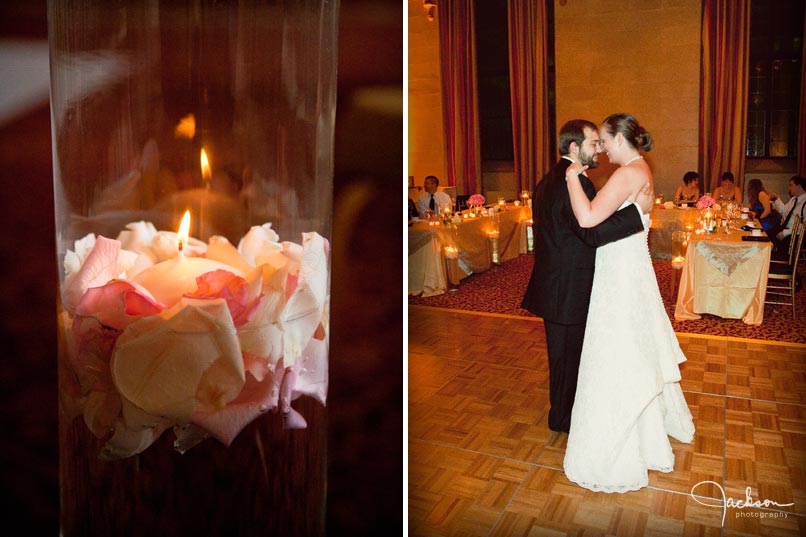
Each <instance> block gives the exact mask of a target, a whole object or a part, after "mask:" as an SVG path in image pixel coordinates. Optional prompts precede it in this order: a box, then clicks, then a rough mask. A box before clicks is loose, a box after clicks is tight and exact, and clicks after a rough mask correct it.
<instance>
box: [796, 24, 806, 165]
mask: <svg viewBox="0 0 806 537" xmlns="http://www.w3.org/2000/svg"><path fill="white" fill-rule="evenodd" d="M803 37H804V38H806V17H803ZM799 115H800V121H799V122H798V175H800V176H801V177H806V44H804V43H803V41H802V40H801V57H800V114H799Z"/></svg>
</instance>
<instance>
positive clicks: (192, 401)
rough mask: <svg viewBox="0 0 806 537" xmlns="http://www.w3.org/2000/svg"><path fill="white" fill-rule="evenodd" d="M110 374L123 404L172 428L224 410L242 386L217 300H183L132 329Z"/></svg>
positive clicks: (231, 331) (229, 328)
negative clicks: (170, 423) (208, 411)
mask: <svg viewBox="0 0 806 537" xmlns="http://www.w3.org/2000/svg"><path fill="white" fill-rule="evenodd" d="M111 372H112V379H113V381H114V383H115V386H116V388H117V389H118V391H119V392H120V393H121V395H122V396H123V397H124V398H126V399H128V400H129V401H131V402H132V403H133V404H134V405H136V406H137V407H139V408H141V409H142V410H144V411H145V412H146V413H148V414H152V415H155V416H161V417H165V418H167V419H170V420H171V421H174V422H177V423H184V422H187V421H188V420H189V419H190V417H191V416H192V415H193V413H194V412H195V411H196V410H198V409H199V408H208V409H215V408H223V407H224V406H225V405H226V404H227V403H228V402H229V401H231V400H233V399H235V398H236V397H237V396H238V394H239V393H240V391H241V389H242V388H243V385H244V382H245V377H244V368H243V360H242V358H241V350H240V346H239V343H238V338H237V336H236V332H235V327H234V326H233V324H232V317H231V316H230V313H229V310H228V309H227V305H226V303H225V301H224V300H221V299H215V300H197V299H187V298H185V299H182V300H181V301H180V302H179V303H178V304H177V305H176V306H174V307H173V308H171V309H170V310H168V311H166V312H163V313H162V314H161V315H154V316H151V317H147V318H144V319H141V320H139V321H137V322H134V323H132V324H131V325H129V327H128V328H127V329H126V330H125V331H124V332H123V334H121V336H120V337H119V338H118V341H117V344H116V346H115V352H114V354H113V357H112V363H111Z"/></svg>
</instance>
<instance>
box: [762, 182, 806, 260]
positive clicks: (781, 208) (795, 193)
mask: <svg viewBox="0 0 806 537" xmlns="http://www.w3.org/2000/svg"><path fill="white" fill-rule="evenodd" d="M789 195H790V198H789V201H788V202H787V203H786V204H784V202H782V201H781V198H779V197H778V194H776V193H775V192H771V193H770V200H772V205H773V207H774V208H775V210H776V211H778V213H780V214H782V215H784V221H783V222H782V223H781V230H780V231H779V232H778V233H777V234H776V235H775V237H772V242H773V244H774V245H775V252H774V254H776V256H777V257H781V256H785V255H786V254H787V253H788V252H789V241H790V239H791V238H792V225H793V224H794V223H795V216H796V215H799V216H800V219H801V220H804V219H805V218H806V177H800V176H798V175H793V176H792V178H791V179H790V180H789Z"/></svg>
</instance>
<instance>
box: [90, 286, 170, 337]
mask: <svg viewBox="0 0 806 537" xmlns="http://www.w3.org/2000/svg"><path fill="white" fill-rule="evenodd" d="M164 309H165V306H164V305H162V304H160V303H159V302H157V301H156V300H154V297H152V296H151V293H149V292H148V291H147V290H146V289H145V288H143V287H142V286H140V285H137V284H136V283H133V282H128V281H125V280H113V281H111V282H109V283H107V284H106V285H103V286H101V287H92V288H90V289H87V292H86V293H84V296H83V297H82V298H81V301H80V302H79V303H78V305H77V306H76V314H78V315H85V316H90V317H95V318H96V319H98V321H99V322H100V323H101V324H103V325H105V326H110V327H112V328H116V329H118V330H125V329H126V327H127V326H129V325H130V324H131V323H132V322H134V321H136V320H137V319H138V318H140V316H143V315H155V314H157V313H159V312H161V311H163V310H164Z"/></svg>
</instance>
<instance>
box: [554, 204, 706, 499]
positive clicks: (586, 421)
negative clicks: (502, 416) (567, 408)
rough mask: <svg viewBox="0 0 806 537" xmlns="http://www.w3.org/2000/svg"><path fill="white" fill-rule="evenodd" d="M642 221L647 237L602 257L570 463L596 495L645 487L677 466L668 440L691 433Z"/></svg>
mask: <svg viewBox="0 0 806 537" xmlns="http://www.w3.org/2000/svg"><path fill="white" fill-rule="evenodd" d="M628 204H629V203H628V202H625V204H624V205H622V207H624V206H626V205H628ZM643 219H644V232H643V233H637V234H635V235H632V236H631V237H627V238H626V239H622V240H620V241H616V242H613V243H610V244H607V245H605V246H602V247H600V248H598V249H597V251H596V270H595V272H594V277H593V289H592V291H591V302H590V307H589V309H588V320H587V326H586V328H585V341H584V342H583V345H582V356H581V359H580V366H579V378H578V382H577V392H576V398H575V400H574V408H573V411H572V413H571V430H570V433H569V436H568V446H567V448H566V452H565V461H564V465H563V466H564V469H565V474H566V476H567V477H568V479H569V480H571V481H573V482H574V483H577V484H579V485H580V486H582V487H585V488H587V489H590V490H594V491H603V492H628V491H632V490H638V489H640V488H642V487H645V486H646V485H647V483H648V474H647V470H658V471H661V472H671V471H672V470H673V468H674V454H673V452H672V448H671V444H670V443H669V438H668V436H669V435H670V436H672V437H674V438H676V439H677V440H679V441H681V442H685V443H690V442H691V441H692V439H693V437H694V423H693V420H692V417H691V412H690V411H689V409H688V406H687V404H686V400H685V398H684V397H683V391H682V390H681V389H680V384H679V381H680V369H679V368H678V364H679V363H682V362H684V361H685V360H686V357H685V356H684V355H683V352H682V351H681V350H680V345H679V344H678V342H677V338H676V337H675V334H674V331H673V330H672V325H671V323H670V322H669V318H668V317H667V315H666V310H665V309H664V307H663V300H662V299H661V295H660V291H659V289H658V283H657V280H656V277H655V272H654V270H653V268H652V260H651V258H650V255H649V245H648V241H647V238H648V232H649V215H644V216H643Z"/></svg>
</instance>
